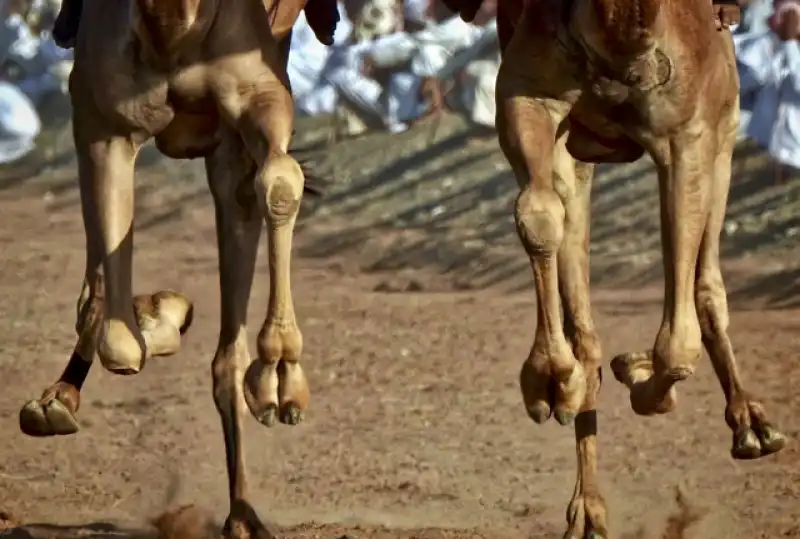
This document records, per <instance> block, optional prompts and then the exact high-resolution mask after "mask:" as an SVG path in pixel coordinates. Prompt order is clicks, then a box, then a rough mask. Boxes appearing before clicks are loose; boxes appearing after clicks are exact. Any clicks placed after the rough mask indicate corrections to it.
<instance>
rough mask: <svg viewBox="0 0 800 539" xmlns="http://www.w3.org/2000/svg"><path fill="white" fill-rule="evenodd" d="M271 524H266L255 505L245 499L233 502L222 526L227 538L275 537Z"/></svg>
mask: <svg viewBox="0 0 800 539" xmlns="http://www.w3.org/2000/svg"><path fill="white" fill-rule="evenodd" d="M276 536H277V534H276V533H275V531H274V530H273V529H271V526H270V527H268V526H265V525H264V523H263V522H261V519H260V518H258V514H257V513H256V512H255V510H254V509H253V507H252V506H251V505H250V504H249V503H247V502H246V501H244V500H235V501H234V502H232V503H231V512H230V514H228V518H226V519H225V524H224V525H223V527H222V537H224V538H225V539H275V537H276Z"/></svg>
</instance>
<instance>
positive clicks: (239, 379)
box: [20, 0, 338, 539]
mask: <svg viewBox="0 0 800 539" xmlns="http://www.w3.org/2000/svg"><path fill="white" fill-rule="evenodd" d="M313 1H314V2H315V5H316V6H317V8H316V9H317V10H318V12H317V13H315V14H314V15H315V16H317V17H322V18H325V16H326V13H325V11H326V10H328V8H330V7H332V10H333V11H332V13H333V14H332V15H331V16H330V17H328V21H329V22H331V23H332V25H333V26H335V23H336V20H337V19H338V12H337V11H336V10H337V7H336V3H335V1H329V0H313ZM304 5H305V2H304V1H303V0H290V1H286V0H284V1H283V2H279V0H275V3H274V4H273V1H272V0H265V1H264V3H262V2H260V1H258V0H230V1H226V2H224V3H223V2H220V1H219V0H116V1H113V2H109V1H107V0H85V2H84V5H83V6H82V17H81V19H82V20H81V21H80V23H81V24H80V30H79V31H78V34H77V41H76V44H75V66H74V69H73V72H72V75H71V78H70V94H71V98H72V106H73V135H74V141H75V146H76V150H77V155H78V170H79V180H80V193H81V206H82V210H83V221H84V225H85V232H86V273H85V278H84V283H83V288H82V291H81V294H80V298H79V300H78V308H77V323H76V331H77V334H78V340H77V344H76V346H75V349H74V352H73V354H72V357H71V358H70V361H69V363H68V365H67V367H66V369H65V370H64V372H63V374H62V375H61V377H60V379H59V381H58V382H56V383H55V384H53V385H52V386H50V387H49V388H47V389H46V390H45V392H44V394H43V396H42V397H41V398H40V399H38V400H35V401H31V402H29V403H27V404H26V405H25V406H24V407H23V408H22V410H21V411H20V428H21V430H22V431H23V432H25V433H26V434H29V435H32V436H52V435H64V434H72V433H74V432H76V431H77V430H78V422H77V420H76V418H75V414H76V412H77V410H78V407H79V403H80V390H81V386H82V384H83V382H84V380H85V378H86V375H87V373H88V371H89V368H90V366H91V363H92V361H93V360H94V357H95V356H97V357H99V358H100V361H101V363H102V364H103V366H104V367H105V368H106V369H107V370H109V371H111V372H113V373H117V374H134V373H138V372H140V371H141V369H142V368H143V367H144V364H145V362H146V361H147V360H148V359H150V358H152V357H156V356H166V355H170V354H174V353H175V352H177V351H178V349H179V348H180V343H181V337H180V336H181V334H183V333H184V332H185V331H186V329H187V328H188V327H189V325H190V323H191V318H192V305H191V303H190V301H189V300H188V299H187V298H186V297H184V296H183V295H181V294H178V293H176V292H171V291H164V292H158V293H156V294H154V295H152V296H137V297H135V298H134V297H133V294H132V290H131V289H132V284H131V281H132V277H131V274H132V257H133V209H134V204H133V196H134V161H135V159H136V155H137V153H138V151H139V149H140V148H141V146H142V145H143V144H144V143H145V142H146V141H147V140H149V139H150V138H153V137H154V138H155V143H156V146H157V147H158V149H159V150H160V151H161V152H162V153H163V154H164V155H166V156H169V157H173V158H178V159H184V158H194V157H204V158H205V163H206V171H207V175H208V183H209V186H210V189H211V192H212V195H213V199H214V205H215V213H216V225H217V240H218V247H219V271H220V293H221V302H222V307H221V308H222V312H221V317H220V321H221V328H220V335H219V344H218V346H217V351H216V354H215V356H214V360H213V363H212V373H213V387H214V389H213V393H214V401H215V403H216V406H217V410H218V411H219V414H220V417H221V419H222V428H223V432H224V437H225V451H226V456H227V471H228V478H229V487H230V502H231V509H230V511H231V512H230V514H229V517H228V519H227V521H226V528H225V530H226V536H227V537H232V538H237V539H245V538H249V537H266V536H268V534H267V532H266V531H265V529H264V528H263V526H262V525H261V524H260V522H259V521H258V518H257V516H256V514H255V512H254V511H253V510H252V508H251V507H250V506H249V505H248V503H247V498H248V494H247V479H246V470H245V463H244V453H243V447H242V421H243V415H244V413H245V408H244V406H245V404H246V405H247V406H248V407H249V409H250V412H251V413H252V414H253V415H254V416H255V417H256V419H258V420H259V421H260V422H261V423H263V424H264V425H266V426H272V425H273V424H275V422H276V421H281V422H283V423H285V424H289V425H295V424H297V423H298V422H299V421H300V420H301V418H302V413H303V410H304V409H305V407H306V405H307V403H308V399H309V390H308V386H307V383H306V378H305V376H304V374H303V370H302V368H301V366H300V364H299V360H300V357H301V352H302V345H303V339H302V336H301V333H300V330H299V329H298V326H297V322H296V320H295V313H294V308H293V305H292V294H291V290H290V282H289V273H290V272H289V267H290V261H291V244H292V235H293V229H294V223H295V219H296V216H297V212H298V208H299V205H300V200H301V195H302V193H303V191H304V189H305V190H309V187H310V186H309V184H308V182H307V181H306V180H307V178H304V173H303V170H302V169H301V166H300V165H299V164H298V162H297V161H296V160H295V159H294V158H293V157H292V156H291V155H289V144H290V139H291V135H292V124H293V116H294V103H293V99H292V96H291V92H290V88H289V81H288V77H287V74H286V61H287V58H288V45H289V40H290V34H291V28H292V26H293V24H294V22H295V20H296V18H297V15H298V14H299V12H300V10H301V9H303V7H304ZM223 6H224V9H223ZM307 13H308V10H307ZM330 14H331V11H330V10H328V11H327V15H330ZM270 30H271V31H270ZM330 33H331V34H332V33H333V32H332V31H331V32H330ZM264 221H266V224H267V235H268V245H269V277H270V294H269V304H268V306H267V316H266V320H265V322H264V324H263V327H262V328H261V332H260V333H259V335H258V340H257V344H258V360H257V361H254V362H252V363H251V361H250V353H249V351H248V344H247V333H246V319H245V318H246V313H247V304H248V300H249V296H250V288H251V284H252V281H253V273H254V267H255V260H256V253H257V250H258V243H259V240H260V236H261V229H262V227H263V224H264Z"/></svg>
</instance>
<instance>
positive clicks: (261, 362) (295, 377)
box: [218, 50, 309, 427]
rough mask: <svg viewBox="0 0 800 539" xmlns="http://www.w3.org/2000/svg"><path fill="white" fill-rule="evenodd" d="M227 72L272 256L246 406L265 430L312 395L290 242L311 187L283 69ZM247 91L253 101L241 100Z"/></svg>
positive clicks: (227, 95) (225, 101) (230, 105)
mask: <svg viewBox="0 0 800 539" xmlns="http://www.w3.org/2000/svg"><path fill="white" fill-rule="evenodd" d="M276 52H277V53H278V54H277V55H276V56H277V58H276V62H275V63H274V64H273V65H280V64H279V62H280V61H281V58H280V52H279V51H277V50H276ZM221 69H222V70H224V71H225V75H224V77H225V78H227V79H228V80H231V79H232V80H238V81H239V84H238V85H237V86H235V87H226V88H223V89H220V93H219V94H218V99H219V102H220V104H221V106H222V108H223V110H224V111H225V112H226V113H227V114H228V115H229V117H230V118H229V119H230V120H231V121H232V122H233V124H234V125H236V127H237V129H238V130H239V133H240V134H241V136H242V138H243V140H244V142H245V144H246V146H247V149H248V151H249V152H250V155H251V156H252V157H253V159H254V161H255V162H256V163H257V165H258V171H257V173H256V176H255V181H254V186H255V193H256V199H257V201H258V207H259V209H260V211H261V215H262V217H263V218H264V220H265V221H266V225H267V227H266V228H267V240H268V249H269V251H268V252H269V277H270V291H269V302H268V305H267V316H266V320H265V321H264V325H263V327H262V328H261V331H260V332H259V334H258V339H257V346H258V360H257V361H254V362H253V363H252V364H251V365H250V367H249V368H248V369H247V372H246V373H245V388H244V391H245V400H246V402H247V405H248V407H249V408H250V412H251V413H252V414H253V416H254V417H255V418H256V419H257V420H258V421H259V422H260V423H262V424H263V425H265V426H267V427H271V426H273V425H274V424H275V422H276V420H280V421H281V422H282V423H285V424H287V425H296V424H297V423H298V422H300V420H301V419H302V414H303V410H304V409H305V408H306V406H307V404H308V399H309V390H308V383H307V381H306V377H305V374H304V373H303V369H302V367H301V366H300V355H301V353H302V349H303V337H302V334H301V333H300V329H299V328H298V326H297V321H296V319H295V312H294V305H293V302H292V293H291V283H290V263H291V256H292V253H291V250H292V237H293V235H294V225H295V220H296V219H297V213H298V211H299V209H300V200H301V198H302V195H303V186H304V184H305V178H304V176H303V171H302V169H301V168H300V165H299V164H298V163H297V161H295V159H294V158H293V157H292V156H290V155H289V154H288V150H289V143H290V142H291V136H292V127H293V126H292V123H293V120H294V101H293V99H292V95H291V93H290V91H289V83H288V77H287V76H286V72H285V70H283V71H282V72H281V73H279V74H278V73H274V72H272V71H270V70H269V69H267V67H266V66H265V67H264V70H263V71H261V72H260V73H253V72H252V69H251V70H250V71H248V72H243V69H242V68H241V67H240V66H238V65H236V64H234V63H233V61H232V62H231V63H229V64H223V65H222V66H221ZM281 69H282V66H281ZM220 78H221V79H222V78H223V76H222V75H221V76H220ZM250 80H255V81H257V82H253V83H249V82H248V81H250ZM252 85H256V88H257V89H255V90H254V89H252ZM243 87H244V88H247V90H248V94H247V95H242V94H241V93H240V92H241V88H243Z"/></svg>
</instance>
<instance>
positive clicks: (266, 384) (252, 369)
mask: <svg viewBox="0 0 800 539" xmlns="http://www.w3.org/2000/svg"><path fill="white" fill-rule="evenodd" d="M275 367H276V365H275V363H265V362H263V361H260V360H256V361H253V362H252V363H251V364H250V366H249V367H248V368H247V371H245V373H244V384H243V385H244V388H243V389H244V400H245V402H246V403H247V407H248V408H249V409H250V413H251V414H252V415H253V417H255V418H256V421H258V422H259V423H261V424H262V425H264V426H265V427H272V426H274V425H275V423H277V422H278V374H277V372H276V369H275Z"/></svg>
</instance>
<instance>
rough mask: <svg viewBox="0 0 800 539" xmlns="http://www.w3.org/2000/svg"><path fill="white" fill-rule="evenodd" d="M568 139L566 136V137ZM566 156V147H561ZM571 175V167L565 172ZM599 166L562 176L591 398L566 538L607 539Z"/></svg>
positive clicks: (579, 339) (563, 284) (567, 263)
mask: <svg viewBox="0 0 800 539" xmlns="http://www.w3.org/2000/svg"><path fill="white" fill-rule="evenodd" d="M565 138H566V137H565ZM556 150H557V152H563V154H564V155H566V148H564V147H562V146H560V145H558V144H557V145H556ZM564 168H565V169H566V171H569V168H566V167H564ZM593 175H594V165H591V164H588V163H581V162H575V163H574V167H573V171H572V174H567V173H564V172H562V176H560V177H557V178H556V181H562V182H563V184H562V187H561V189H562V191H563V199H564V208H565V210H566V219H565V223H564V240H563V242H562V243H561V249H560V251H559V253H558V275H559V286H560V289H561V301H562V304H563V306H564V333H565V334H566V336H567V338H568V339H569V342H570V344H571V345H572V351H573V353H574V354H575V357H576V358H577V360H578V361H579V362H580V364H581V365H582V366H583V371H584V373H585V375H586V396H585V397H584V399H583V402H582V403H581V407H580V411H579V412H578V415H577V416H576V418H575V443H576V450H577V455H578V476H577V479H576V482H575V491H574V493H573V496H572V499H571V500H570V503H569V506H568V508H567V532H566V534H565V535H564V537H566V538H567V539H572V538H575V539H582V538H584V537H586V538H590V539H602V538H608V524H607V514H606V504H605V500H604V499H603V496H602V493H601V492H600V484H599V479H598V477H597V410H596V407H597V396H598V393H599V391H600V384H601V371H600V369H601V362H602V349H601V346H600V337H599V335H598V334H597V330H596V329H595V327H594V320H593V317H592V308H591V301H590V296H589V222H590V216H591V209H590V202H591V191H592V176H593Z"/></svg>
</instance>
